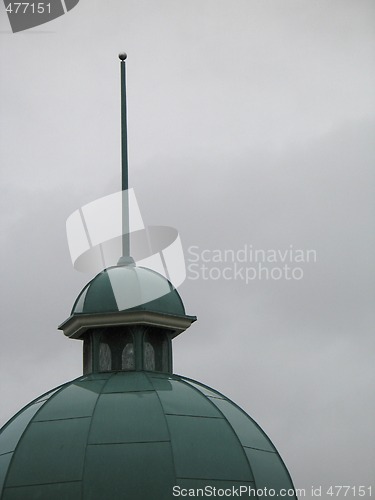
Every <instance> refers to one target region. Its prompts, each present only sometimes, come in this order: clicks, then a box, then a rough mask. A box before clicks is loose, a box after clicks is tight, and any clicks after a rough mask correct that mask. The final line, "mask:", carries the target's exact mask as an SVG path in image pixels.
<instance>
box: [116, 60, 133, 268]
mask: <svg viewBox="0 0 375 500" xmlns="http://www.w3.org/2000/svg"><path fill="white" fill-rule="evenodd" d="M127 57H128V56H127V55H126V54H125V52H122V53H121V54H119V59H120V61H121V63H120V67H121V164H122V257H121V258H120V260H119V261H118V265H122V266H126V265H128V264H134V260H133V258H132V257H130V234H129V196H128V188H129V179H128V177H129V173H128V133H127V123H126V72H125V59H126V58H127Z"/></svg>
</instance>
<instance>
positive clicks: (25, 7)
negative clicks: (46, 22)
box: [6, 2, 51, 14]
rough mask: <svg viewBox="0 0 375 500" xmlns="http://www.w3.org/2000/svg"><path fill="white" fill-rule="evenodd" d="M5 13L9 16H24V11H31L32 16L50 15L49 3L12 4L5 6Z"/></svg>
mask: <svg viewBox="0 0 375 500" xmlns="http://www.w3.org/2000/svg"><path fill="white" fill-rule="evenodd" d="M6 11H7V12H9V14H26V11H29V12H30V11H31V12H32V13H33V14H44V12H45V13H47V14H51V4H50V3H44V2H39V3H29V2H12V3H9V4H8V5H7V6H6Z"/></svg>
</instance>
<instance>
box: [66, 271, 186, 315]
mask: <svg viewBox="0 0 375 500" xmlns="http://www.w3.org/2000/svg"><path fill="white" fill-rule="evenodd" d="M125 310H127V311H129V310H133V311H135V310H139V311H154V312H159V313H165V314H175V315H180V316H184V315H185V308H184V304H183V302H182V300H181V297H180V295H179V294H178V292H177V290H176V289H175V288H174V287H173V285H172V283H171V282H170V281H169V280H167V279H166V278H164V276H162V275H161V274H159V273H157V272H155V271H153V270H151V269H147V268H144V267H136V266H135V265H133V266H131V265H128V266H114V267H110V268H108V269H104V271H102V272H101V273H99V274H98V275H97V276H95V278H94V279H93V280H91V281H90V282H89V283H88V284H87V285H86V286H85V287H84V289H83V290H82V291H81V293H80V294H79V295H78V297H77V300H76V301H75V303H74V306H73V309H72V315H74V314H93V313H110V312H111V313H114V312H120V311H125Z"/></svg>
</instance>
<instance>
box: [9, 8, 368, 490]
mask: <svg viewBox="0 0 375 500" xmlns="http://www.w3.org/2000/svg"><path fill="white" fill-rule="evenodd" d="M0 11H1V23H0V31H1V32H0V52H1V55H0V64H1V68H0V70H1V80H0V106H1V108H0V111H1V116H0V120H1V123H0V126H1V129H0V132H1V135H0V141H1V142H0V169H1V186H0V190H1V195H0V206H1V212H0V238H1V245H0V251H1V263H2V264H1V292H0V293H1V351H0V357H1V358H0V359H1V367H0V368H1V378H0V381H1V382H0V398H1V408H0V424H3V423H4V422H5V421H6V420H7V419H8V418H10V417H11V416H12V415H13V414H14V413H15V412H16V411H18V410H19V409H20V408H21V407H22V406H24V405H25V404H27V403H28V402H29V401H30V400H32V399H33V398H35V397H37V396H38V395H39V394H41V393H42V392H44V391H46V390H48V389H49V388H51V387H54V386H56V385H58V384H60V383H63V382H65V381H67V380H69V379H72V378H75V377H78V376H79V375H80V374H81V344H80V343H79V342H78V341H73V340H68V339H66V338H64V336H63V334H62V333H61V332H58V331H57V330H56V326H57V325H58V324H60V323H61V322H62V321H63V320H65V319H66V318H67V317H68V316H69V314H70V308H71V306H72V304H73V302H74V300H75V297H76V296H77V295H78V293H79V291H80V290H81V288H82V287H83V286H84V284H85V283H86V282H87V281H88V280H89V279H91V278H92V276H91V275H84V274H80V273H78V272H77V271H75V270H74V269H73V267H72V265H71V262H70V257H69V252H68V247H67V242H66V235H65V221H66V219H67V217H68V216H69V215H70V214H71V213H72V212H73V211H74V210H76V209H77V208H79V207H80V206H82V205H84V204H86V203H88V202H90V201H93V200H95V199H96V198H98V197H100V196H105V195H107V194H110V193H113V192H115V191H117V190H119V189H120V96H119V61H118V59H117V54H118V53H119V52H120V51H126V52H127V53H128V60H127V74H128V128H129V160H130V185H131V186H132V187H134V189H135V191H136V194H137V198H138V202H139V204H140V207H141V210H142V214H143V217H144V220H145V222H146V223H147V224H149V225H150V224H161V225H168V226H172V227H175V228H177V229H178V230H179V233H180V236H181V239H182V242H183V246H184V249H185V251H186V256H187V257H189V248H190V247H192V246H195V247H198V249H199V250H198V252H201V251H203V250H215V249H221V250H224V249H232V250H234V251H236V250H238V249H240V248H243V247H244V245H248V246H250V245H252V246H253V248H258V249H276V250H277V249H279V250H280V251H285V249H288V248H290V245H293V248H296V249H297V248H298V249H304V250H306V249H314V250H315V251H316V255H317V259H316V262H310V263H303V264H301V267H302V268H303V278H302V279H300V280H286V279H280V280H266V279H262V280H252V281H251V282H249V283H247V284H246V283H245V281H244V280H242V279H240V278H238V279H224V278H223V277H222V278H220V279H217V280H216V279H209V280H205V279H203V276H200V278H199V279H197V280H194V279H192V278H193V276H192V273H189V272H188V279H187V280H186V281H185V283H184V284H183V285H182V287H181V288H180V293H181V295H182V298H183V300H184V302H185V306H186V310H187V313H188V314H196V315H197V316H198V322H197V323H195V324H194V325H193V326H192V327H191V328H190V329H189V330H188V331H187V332H186V333H184V334H183V335H181V336H180V337H179V338H178V339H176V341H175V345H174V367H175V372H176V373H179V374H183V375H186V376H188V377H191V378H194V379H197V380H199V381H201V382H204V383H206V384H208V385H210V386H212V387H214V388H215V389H217V390H219V391H221V392H223V393H224V394H225V395H227V396H228V397H229V398H231V399H233V400H234V401H235V402H236V403H238V404H239V405H240V406H241V407H242V408H244V409H245V410H246V411H247V412H248V413H249V414H250V415H251V416H252V417H253V418H255V420H256V421H257V422H258V423H259V424H260V425H261V426H262V428H263V429H264V430H265V431H266V433H267V434H268V435H269V436H270V438H271V439H272V440H273V442H274V444H275V445H276V447H277V448H278V449H279V451H280V453H281V455H282V457H283V458H284V460H285V462H286V464H287V466H288V468H289V471H290V473H291V475H292V478H293V480H294V483H295V486H296V487H298V488H307V489H310V488H311V486H312V485H314V486H319V485H323V486H329V485H331V484H333V485H351V486H360V485H364V486H370V485H371V484H372V485H373V486H374V482H373V481H374V464H375V451H374V450H375V446H374V442H375V439H374V437H375V436H374V425H373V422H374V416H375V403H374V382H375V368H374V347H375V346H374V344H375V342H374V314H373V301H374V277H375V269H374V259H373V253H374V201H373V199H374V156H375V155H374V141H373V135H374V111H375V102H374V101H375V95H374V88H375V63H374V53H375V51H374V45H375V43H374V42H375V28H374V26H375V23H374V20H375V16H374V15H375V4H374V2H373V1H371V0H330V1H327V0H313V1H312V0H236V1H233V0H232V1H231V0H199V1H198V0H190V1H182V0H148V1H147V0H141V1H130V0H112V1H111V2H104V1H99V0H81V1H80V2H79V4H78V6H77V7H75V8H74V9H73V10H71V11H70V12H69V13H68V14H66V15H64V16H62V17H60V18H58V19H56V20H54V21H52V22H50V23H47V24H45V25H42V26H39V27H38V28H35V29H32V30H29V31H25V32H20V33H18V34H12V33H11V31H10V26H9V22H8V19H7V17H6V13H5V8H4V6H3V5H1V6H0ZM188 264H189V262H188ZM208 265H209V266H211V267H212V266H216V267H219V268H220V269H222V268H223V265H222V264H214V263H209V264H208ZM246 265H252V264H246ZM230 266H232V268H233V263H230V264H229V267H230ZM268 267H272V264H268ZM374 487H375V486H374ZM373 493H374V491H373ZM323 498H324V495H323ZM327 498H328V497H327Z"/></svg>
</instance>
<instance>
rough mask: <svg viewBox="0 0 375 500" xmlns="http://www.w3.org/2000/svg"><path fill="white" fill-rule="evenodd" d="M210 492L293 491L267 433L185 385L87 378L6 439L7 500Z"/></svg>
mask: <svg viewBox="0 0 375 500" xmlns="http://www.w3.org/2000/svg"><path fill="white" fill-rule="evenodd" d="M206 485H208V486H211V487H216V488H232V487H234V488H236V487H237V488H239V487H240V486H247V487H251V488H256V489H263V488H265V487H266V488H268V489H269V488H274V489H275V490H276V492H278V491H279V490H280V488H285V489H287V490H288V489H290V488H293V485H292V482H291V479H290V476H289V474H288V472H287V470H286V468H285V465H284V463H283V462H282V460H281V458H280V456H279V454H278V453H277V451H276V449H275V447H274V446H273V444H272V443H271V441H270V440H269V438H268V437H267V436H266V435H265V434H264V432H263V431H262V430H261V429H260V427H259V426H258V425H257V424H256V423H255V422H254V421H253V420H252V419H251V418H250V417H249V416H248V415H247V414H246V413H244V412H243V411H242V410H241V409H240V408H239V407H238V406H236V405H235V404H234V403H232V402H231V401H230V400H228V399H227V398H226V397H225V396H223V395H222V394H220V393H218V392H216V391H214V390H213V389H210V388H208V387H206V386H204V385H202V384H200V383H198V382H195V381H192V380H189V379H186V378H184V377H179V376H176V375H167V374H160V373H152V372H112V373H98V374H95V375H94V374H93V375H88V376H83V377H80V378H78V379H76V380H74V381H73V382H69V383H67V384H65V385H62V386H60V387H59V388H57V389H54V390H53V391H51V392H49V393H48V394H46V395H44V396H42V397H40V398H39V399H37V400H35V401H34V402H32V403H31V404H29V405H28V406H26V407H25V408H24V409H23V410H21V411H20V412H19V413H18V414H17V415H16V416H15V417H14V418H13V419H12V420H10V421H9V422H8V424H6V425H5V426H4V427H3V429H2V430H1V432H0V498H1V499H2V500H25V499H27V500H36V499H38V500H50V499H51V498H53V499H54V500H82V499H83V500H88V499H90V500H103V499H120V498H121V499H129V500H150V499H152V500H168V499H172V498H175V497H173V495H172V488H173V487H174V486H175V487H179V488H204V487H205V486H206ZM1 492H2V493H1ZM244 496H245V495H244ZM254 498H257V497H254ZM289 498H290V497H289Z"/></svg>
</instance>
